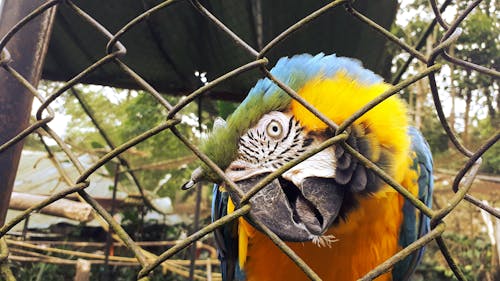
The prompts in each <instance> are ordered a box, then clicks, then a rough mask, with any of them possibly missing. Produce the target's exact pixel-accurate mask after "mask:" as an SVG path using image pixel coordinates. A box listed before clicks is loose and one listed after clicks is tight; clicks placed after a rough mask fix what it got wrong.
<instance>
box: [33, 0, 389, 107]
mask: <svg viewBox="0 0 500 281" xmlns="http://www.w3.org/2000/svg"><path fill="white" fill-rule="evenodd" d="M74 2H75V3H76V4H77V5H78V6H79V7H80V8H81V9H82V10H84V11H85V12H86V13H88V14H90V15H91V16H92V17H94V18H95V19H96V20H97V21H98V22H99V23H101V24H102V25H103V26H104V27H105V28H107V29H108V30H109V31H110V32H111V33H116V32H117V31H118V30H120V28H122V27H123V26H124V25H126V24H127V23H128V22H129V21H131V20H132V19H134V18H135V17H136V16H138V15H139V14H141V13H143V12H144V11H146V10H148V9H150V8H151V7H153V6H155V5H157V4H158V3H160V2H161V1H159V0H154V1H153V0H143V1H136V0H108V1H99V0H85V1H83V0H81V1H74ZM201 2H202V4H203V5H205V6H206V7H207V9H208V10H209V11H210V12H212V13H213V14H214V15H215V16H216V17H217V18H218V19H220V20H221V21H222V22H223V23H224V24H225V25H226V26H227V27H229V28H230V29H231V30H232V31H233V32H234V33H236V34H237V35H238V36H239V37H241V38H242V39H243V40H245V41H246V42H247V43H248V44H249V45H250V46H252V47H253V48H255V49H256V50H260V49H261V47H262V45H265V44H266V43H268V42H270V41H271V40H272V39H273V38H275V37H276V36H277V35H278V34H280V33H281V32H283V31H284V30H285V29H287V28H288V27H289V26H291V25H293V24H294V23H296V22H297V21H298V20H300V19H302V18H304V17H305V16H307V15H309V14H310V13H311V12H313V11H315V10H317V9H318V8H320V7H322V6H323V5H325V4H327V3H329V2H331V1H324V0H321V1H320V0H309V1H298V0H295V1H294V0H291V1H290V0H269V1H259V0H238V1H236V0H235V1H220V0H213V1H201ZM354 6H355V7H356V8H357V9H358V10H359V11H361V12H362V13H364V14H365V15H366V16H368V17H369V18H371V19H372V20H374V21H375V22H377V23H378V24H380V25H381V26H383V27H385V28H388V27H389V26H390V25H391V23H392V22H393V20H394V17H395V13H396V9H397V1H395V0H381V1H356V2H355V4H354ZM259 11H260V12H259ZM259 22H262V24H258V23H259ZM107 41H108V40H107V39H106V38H105V37H104V36H103V35H102V34H100V33H98V32H97V31H96V29H95V28H93V27H92V26H90V25H89V24H88V23H87V22H85V21H84V20H83V19H82V18H80V17H79V16H77V15H76V13H75V12H74V11H73V10H72V9H70V8H69V7H67V6H66V5H60V6H59V9H58V11H57V16H56V21H55V25H54V29H53V33H52V38H51V41H50V45H49V50H48V55H47V58H46V63H45V65H44V69H43V77H44V78H45V79H49V80H58V81H65V80H68V79H70V78H72V77H74V76H75V75H76V74H78V73H79V72H80V71H82V70H83V69H85V68H86V67H88V66H89V65H91V64H92V63H94V62H96V61H97V60H98V59H100V58H102V57H104V56H105V49H106V44H107ZM121 42H122V43H123V45H124V46H125V47H126V48H127V54H126V55H125V56H124V57H123V58H121V59H122V61H123V62H125V63H126V64H127V65H128V66H129V67H130V68H132V69H133V70H134V71H136V72H137V73H138V74H139V75H141V76H142V77H143V78H144V79H145V80H146V81H147V82H149V83H150V84H151V85H152V86H154V87H155V88H156V89H157V90H158V91H160V92H163V93H168V94H175V95H185V94H186V93H189V92H191V91H193V90H194V89H196V88H197V87H198V86H199V83H200V82H199V79H198V78H197V77H195V76H194V75H193V73H194V72H195V71H196V70H199V71H201V72H207V77H208V79H209V80H212V79H214V78H216V77H218V76H220V75H222V74H224V73H226V72H228V71H230V70H232V69H234V68H236V67H238V66H241V65H243V64H245V63H248V62H250V61H251V60H253V58H252V57H251V55H250V54H248V53H246V52H245V51H243V50H242V49H241V48H238V47H237V46H236V44H235V43H234V41H233V40H232V39H231V38H230V37H229V36H228V35H227V34H225V33H224V32H222V31H221V30H219V29H218V28H217V27H216V26H215V25H213V24H212V23H211V22H209V21H208V20H207V19H206V18H205V17H204V16H202V15H201V13H199V12H198V11H197V10H196V9H195V8H194V7H193V6H192V5H191V4H190V3H189V1H177V2H175V3H174V4H172V5H169V6H167V7H166V8H163V9H162V10H160V11H158V12H156V13H153V14H151V15H149V16H148V17H147V19H146V20H145V21H143V22H141V23H139V24H138V25H136V26H135V27H133V28H132V29H130V30H129V31H128V32H127V33H125V35H124V36H123V37H122V38H121ZM385 42H386V40H385V38H383V37H382V36H380V35H379V34H377V33H376V32H374V31H373V30H371V29H370V27H368V26H367V25H366V24H363V23H361V22H359V21H358V20H357V19H355V18H354V17H352V16H351V15H350V14H348V13H347V12H346V11H345V9H344V8H343V7H342V6H339V7H335V8H333V9H331V10H329V11H328V12H327V13H325V14H324V15H322V16H320V17H319V18H317V19H315V20H314V21H312V22H311V23H309V24H308V25H307V26H305V27H303V28H301V29H299V30H298V31H296V32H295V33H293V34H292V35H291V36H290V37H288V38H286V39H285V41H283V42H281V43H279V45H277V46H276V47H275V48H273V49H271V51H270V52H269V53H268V54H266V57H267V58H269V59H270V65H271V66H272V65H274V62H276V60H277V59H278V58H279V57H282V56H290V55H294V54H299V53H311V54H315V53H319V52H324V53H336V54H337V55H339V56H348V57H354V58H357V59H359V60H361V61H362V62H363V63H364V65H365V66H366V67H367V68H369V69H372V70H374V71H375V72H377V73H380V74H382V75H383V74H384V71H383V70H384V68H386V66H384V64H385V59H386V54H387V53H386V48H385ZM260 76H261V74H260V73H259V72H258V71H257V70H253V71H251V72H248V73H245V74H242V75H240V76H238V77H237V78H234V79H231V80H229V81H227V82H225V83H223V84H222V85H220V86H218V87H217V88H215V89H214V90H213V91H212V94H213V95H214V96H215V97H217V98H225V99H230V100H242V99H243V97H244V96H245V95H246V93H247V91H248V89H249V88H250V87H251V86H252V85H253V84H254V83H255V81H256V78H257V77H260ZM81 81H82V82H84V83H90V84H101V85H110V86H117V87H122V88H137V87H138V85H137V83H136V82H135V81H134V80H133V79H131V78H130V77H129V76H127V74H125V72H124V71H122V70H120V69H119V67H118V66H117V65H116V64H114V63H109V64H106V65H105V66H104V67H99V68H98V69H97V70H95V71H94V72H92V73H91V74H89V75H87V76H85V77H84V78H83V79H82V80H81Z"/></svg>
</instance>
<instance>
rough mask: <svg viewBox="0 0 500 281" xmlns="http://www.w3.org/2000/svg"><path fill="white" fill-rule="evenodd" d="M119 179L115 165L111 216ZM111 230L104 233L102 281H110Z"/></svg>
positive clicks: (118, 169) (117, 165)
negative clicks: (104, 246)
mask: <svg viewBox="0 0 500 281" xmlns="http://www.w3.org/2000/svg"><path fill="white" fill-rule="evenodd" d="M119 178H120V164H116V169H115V179H114V182H113V197H112V199H111V210H110V212H109V214H110V215H111V216H114V215H115V205H116V190H117V189H118V180H119ZM112 231H113V230H112V229H111V228H110V227H108V232H107V233H106V250H105V257H104V278H102V279H103V280H112V279H113V278H112V276H111V269H110V267H109V255H110V253H111V246H112V244H113V237H112V236H111V232H112Z"/></svg>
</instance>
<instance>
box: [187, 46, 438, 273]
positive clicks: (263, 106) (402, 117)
mask: <svg viewBox="0 0 500 281" xmlns="http://www.w3.org/2000/svg"><path fill="white" fill-rule="evenodd" d="M271 73H272V74H273V75H274V76H275V77H276V78H278V79H279V80H281V81H282V82H284V83H285V84H287V85H288V86H289V87H291V88H292V89H293V90H295V91H296V92H297V93H298V94H299V95H300V96H301V97H302V98H303V99H305V100H306V101H307V102H308V103H310V104H311V105H312V106H314V107H315V108H316V109H317V110H319V111H320V112H321V113H322V114H324V115H325V116H326V117H328V118H330V119H331V120H332V121H334V122H335V123H337V124H340V123H342V122H343V121H344V120H345V119H346V118H348V117H349V116H351V114H353V113H354V112H356V111H357V110H358V109H360V108H361V107H363V106H364V105H365V104H366V103H368V102H369V101H371V100H373V99H374V98H376V97H377V96H379V95H380V94H382V93H383V92H384V91H385V90H387V89H388V88H389V87H390V85H388V84H386V83H384V82H383V80H382V78H381V77H379V76H377V75H376V74H374V73H373V72H371V71H369V70H367V69H364V68H363V67H362V66H361V64H360V63H359V62H358V61H356V60H354V59H350V58H344V57H337V56H335V55H328V56H325V55H324V54H318V55H316V56H311V55H308V54H303V55H297V56H294V57H292V58H282V59H280V60H279V61H278V63H277V64H276V66H275V67H274V68H273V69H272V70H271ZM215 123H216V125H215V126H214V130H213V132H212V134H211V136H210V137H209V138H208V139H207V140H206V142H205V143H204V145H203V151H204V152H205V153H206V154H207V155H208V156H209V157H210V158H211V159H212V160H213V161H214V162H215V163H216V164H217V165H218V166H219V167H221V168H222V169H223V170H225V173H226V175H227V176H228V177H229V178H230V179H231V180H233V181H234V182H236V184H237V185H238V187H239V188H240V189H241V190H242V191H243V192H246V191H248V190H249V189H251V187H252V186H254V185H255V184H256V183H258V182H259V181H260V180H261V179H263V178H264V177H265V176H266V175H268V174H269V173H271V172H273V171H275V170H276V169H278V168H280V167H281V166H282V165H283V164H285V163H287V162H288V161H290V160H292V159H295V158H296V157H297V156H298V155H300V154H301V153H304V152H305V151H307V150H309V149H312V148H315V147H317V146H318V145H320V143H321V142H322V141H324V140H326V139H327V138H329V137H331V136H333V132H332V130H331V129H330V128H329V127H328V126H327V125H326V124H325V123H323V122H322V121H320V120H319V119H318V118H317V117H316V116H315V115H313V114H312V113H311V112H310V111H308V110H307V109H305V108H304V107H303V106H302V105H301V104H300V103H298V102H297V101H295V100H293V99H291V98H290V97H289V96H288V95H287V94H286V93H285V92H284V91H283V90H282V89H281V88H279V87H278V86H277V85H275V84H274V83H272V82H271V81H270V80H269V79H267V78H266V79H262V80H259V81H258V82H257V84H256V85H255V86H254V87H253V88H252V89H251V90H250V92H249V94H248V96H247V97H246V99H245V100H244V101H243V103H241V105H240V106H239V107H238V108H237V109H236V111H235V112H234V113H233V114H232V115H231V116H230V117H229V119H228V121H227V123H225V122H221V121H216V122H215ZM348 132H349V137H348V139H347V140H346V142H347V143H348V144H349V145H351V146H352V147H353V148H355V149H356V150H357V151H359V152H360V153H361V154H363V155H364V156H365V157H367V158H368V159H370V160H371V161H372V162H374V163H375V164H377V165H378V166H379V167H380V168H382V169H383V170H384V171H385V172H386V173H387V174H389V175H390V176H392V177H393V178H394V179H395V180H396V181H397V182H399V183H401V185H402V186H404V187H405V188H407V189H408V190H409V191H410V192H411V193H412V194H414V195H415V196H418V197H419V198H420V200H422V201H423V202H425V203H426V204H427V205H428V206H430V205H431V194H432V186H433V183H432V158H431V154H430V150H429V147H428V145H427V143H426V142H425V140H424V139H423V137H422V136H421V135H420V133H419V132H418V131H417V130H416V129H415V128H412V127H410V126H409V124H408V117H407V108H406V105H405V103H404V102H403V101H402V100H400V99H399V98H398V97H396V96H393V97H391V98H389V99H387V100H385V101H384V102H382V103H381V104H379V105H378V106H376V107H375V108H373V109H372V110H370V111H369V112H367V113H365V114H364V115H362V116H361V117H360V118H358V119H357V120H356V121H355V122H354V123H353V124H352V125H351V126H350V128H349V129H348ZM200 180H209V181H212V182H215V183H217V185H215V187H214V197H213V206H212V209H213V211H212V216H213V219H214V220H215V219H217V218H220V217H222V216H224V215H226V214H228V213H231V212H233V211H234V209H235V205H236V206H237V205H238V203H239V202H240V199H241V198H240V197H239V195H238V194H236V193H234V192H231V191H229V190H228V189H226V188H224V183H223V182H221V179H220V178H219V177H218V176H217V175H216V174H215V173H214V172H213V171H211V170H210V169H208V168H207V167H204V166H202V167H200V168H198V169H197V170H195V172H193V175H192V178H191V180H190V181H189V182H188V183H186V185H185V188H189V187H190V186H192V185H193V184H194V183H195V182H197V181H200ZM250 203H251V205H252V209H251V211H250V216H248V217H245V218H239V219H238V220H236V221H234V222H233V223H230V224H228V225H225V226H223V227H221V228H219V229H217V230H216V231H215V232H214V234H215V240H216V243H217V246H218V250H219V258H220V260H221V268H222V275H223V279H224V280H248V281H250V280H256V281H262V280H287V281H289V280H307V278H306V276H305V274H304V273H303V272H302V271H301V270H300V269H299V268H298V267H297V266H296V265H295V264H294V263H293V261H291V260H290V259H289V258H288V257H287V256H286V255H285V254H284V253H282V252H281V251H280V250H279V249H278V248H277V247H276V246H275V245H274V244H273V243H272V241H271V240H270V239H269V238H268V237H267V236H266V235H264V234H263V233H261V232H260V231H259V230H258V228H256V227H255V224H254V223H253V220H259V221H260V222H262V223H264V224H265V225H266V226H267V227H268V228H269V229H271V230H272V231H273V232H274V233H276V234H277V235H278V236H279V237H280V238H281V239H283V240H284V241H287V244H288V245H289V246H290V247H291V248H292V249H293V250H294V251H295V252H296V253H297V254H298V255H299V256H300V257H301V258H302V259H303V260H304V261H305V262H306V263H307V264H308V265H309V266H310V267H311V268H312V269H313V270H314V271H315V272H316V273H317V274H318V275H319V276H320V277H321V278H322V279H323V280H342V281H346V280H356V279H358V278H360V277H362V276H363V275H364V274H366V273H367V272H369V271H370V270H371V269H373V268H375V267H376V266H377V265H379V264H380V263H382V262H383V261H385V260H386V259H388V258H389V257H391V256H392V255H394V254H395V253H396V252H398V251H399V250H400V249H402V248H403V247H405V246H407V245H408V244H410V243H411V242H413V241H415V240H416V239H417V238H418V237H420V236H422V235H423V234H425V233H426V232H427V231H428V229H429V221H428V218H427V217H425V216H423V215H422V214H420V213H419V212H417V211H416V209H415V207H414V206H413V205H412V204H411V203H410V202H408V201H407V200H406V199H404V198H403V197H402V196H401V195H400V194H399V193H398V192H397V191H395V190H394V189H393V188H392V187H390V186H388V185H387V184H386V183H385V182H384V181H382V180H381V179H380V178H379V177H378V176H377V175H376V174H375V173H374V172H373V171H372V170H370V169H368V168H366V167H365V166H363V165H362V164H360V163H359V161H358V160H357V158H355V157H353V156H352V155H351V154H349V153H348V152H346V151H345V150H344V149H343V148H342V146H340V145H338V144H337V145H334V146H331V147H329V148H327V149H325V150H322V151H321V152H319V153H317V154H315V155H314V156H312V157H310V158H308V159H307V160H305V161H304V162H302V163H300V164H298V165H296V166H295V167H293V168H291V169H289V170H288V171H286V172H285V173H284V174H282V175H281V176H280V177H278V178H276V179H275V180H274V181H272V182H271V183H270V184H268V185H267V186H265V187H264V188H263V189H262V190H261V191H260V192H258V193H257V194H256V195H255V196H254V197H253V198H252V199H251V200H250ZM421 255H422V250H419V251H417V252H416V253H414V254H413V255H411V256H409V257H408V258H406V259H405V260H403V261H401V262H400V263H398V264H397V265H396V266H395V267H394V269H393V270H392V272H388V273H386V274H384V275H383V276H381V277H380V278H379V279H377V280H405V279H407V278H408V276H409V275H410V274H411V273H412V272H413V271H414V269H415V266H416V264H417V263H418V261H419V260H420V257H421Z"/></svg>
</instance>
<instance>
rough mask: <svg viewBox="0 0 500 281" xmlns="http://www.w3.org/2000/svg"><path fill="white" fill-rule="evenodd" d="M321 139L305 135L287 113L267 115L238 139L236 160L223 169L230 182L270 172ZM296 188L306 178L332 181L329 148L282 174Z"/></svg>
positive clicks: (333, 168) (331, 159) (277, 112)
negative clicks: (329, 179) (330, 179)
mask: <svg viewBox="0 0 500 281" xmlns="http://www.w3.org/2000/svg"><path fill="white" fill-rule="evenodd" d="M321 141H322V140H321V139H318V137H315V136H314V137H313V136H309V135H308V134H307V133H306V132H304V131H303V128H302V127H301V126H300V124H299V122H298V121H297V120H295V119H294V118H293V116H292V114H290V113H283V112H279V111H273V112H270V113H268V114H266V115H264V116H262V118H261V119H260V120H259V122H258V123H257V124H256V125H255V126H254V127H252V128H250V129H248V131H247V132H246V133H245V134H244V135H243V136H241V138H240V142H239V147H238V158H237V159H236V160H235V161H233V162H232V163H231V164H230V165H229V167H228V168H227V170H226V174H227V175H228V176H229V177H230V178H231V179H232V180H234V181H240V180H244V179H247V178H250V177H252V176H254V175H257V174H262V173H270V172H273V171H275V170H276V169H278V168H280V167H281V166H283V165H284V164H285V163H288V162H290V161H292V160H294V159H296V158H297V157H299V156H300V155H301V154H303V153H304V152H306V151H307V150H309V149H311V148H313V147H317V146H319V144H320V143H321ZM283 177H284V178H285V179H287V180H289V181H291V182H293V183H294V184H295V185H297V186H300V183H301V182H302V181H303V179H305V178H307V177H321V178H334V177H335V153H334V149H333V147H329V148H326V149H324V150H323V151H321V152H319V153H317V154H315V155H313V156H311V157H309V158H308V159H306V160H305V161H303V162H301V163H299V164H298V165H296V166H294V167H293V168H291V169H290V170H288V171H287V172H285V173H284V174H283Z"/></svg>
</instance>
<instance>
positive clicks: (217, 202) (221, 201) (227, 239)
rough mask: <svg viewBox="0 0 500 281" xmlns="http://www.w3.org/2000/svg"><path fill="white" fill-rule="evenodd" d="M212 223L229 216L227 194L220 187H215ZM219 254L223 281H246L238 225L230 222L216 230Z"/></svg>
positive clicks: (215, 237)
mask: <svg viewBox="0 0 500 281" xmlns="http://www.w3.org/2000/svg"><path fill="white" fill-rule="evenodd" d="M212 193H213V198H212V222H214V221H216V220H218V219H219V218H221V217H223V216H225V215H227V201H228V198H229V195H228V193H227V192H221V191H220V190H219V186H218V185H216V184H215V185H214V187H213V191H212ZM214 240H215V243H216V244H217V254H218V258H219V260H220V266H221V273H222V280H223V281H232V280H235V281H238V280H244V274H243V272H242V271H241V270H240V268H239V265H238V225H237V222H236V221H233V222H230V223H228V224H225V225H223V226H221V227H220V228H217V229H216V230H214Z"/></svg>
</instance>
